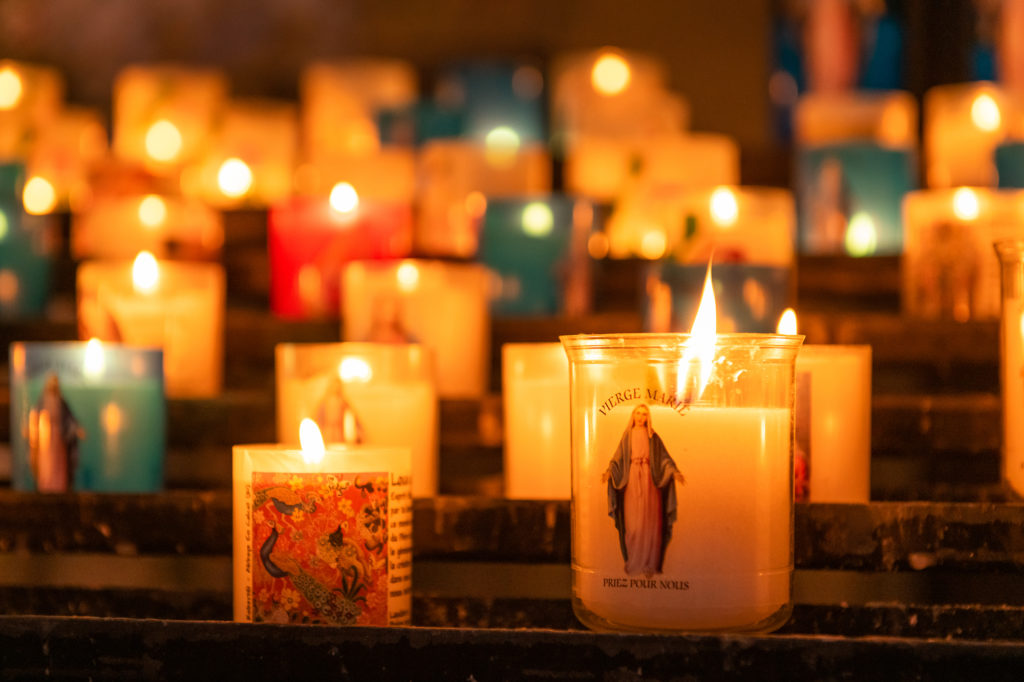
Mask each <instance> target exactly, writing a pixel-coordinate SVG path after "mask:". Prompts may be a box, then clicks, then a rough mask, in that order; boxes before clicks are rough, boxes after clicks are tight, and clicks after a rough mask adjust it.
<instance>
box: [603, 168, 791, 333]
mask: <svg viewBox="0 0 1024 682" xmlns="http://www.w3.org/2000/svg"><path fill="white" fill-rule="evenodd" d="M652 199H653V198H652ZM630 213H631V214H632V218H631V219H629V220H624V222H619V221H618V219H619V218H625V217H626V216H625V215H624V214H617V215H615V216H612V218H610V219H609V222H608V228H607V231H608V236H609V240H610V242H611V248H612V254H613V255H614V254H615V253H616V250H617V248H618V249H621V247H616V246H615V244H616V243H617V242H618V241H621V240H624V239H626V238H629V239H632V240H635V242H638V243H639V247H640V250H641V254H642V255H643V256H644V257H645V258H650V259H652V260H654V259H661V260H660V261H659V262H657V263H652V264H651V267H650V268H649V271H648V277H647V286H646V296H647V320H646V328H647V329H648V330H649V331H654V332H667V331H683V330H685V329H686V328H687V325H688V324H689V320H691V319H692V318H693V315H694V312H695V304H696V302H697V301H698V300H699V296H698V292H699V291H700V290H701V286H702V285H703V282H704V272H705V269H706V266H705V265H704V264H706V263H707V262H708V260H709V259H710V258H711V255H712V254H714V257H715V261H716V264H715V269H714V272H713V274H712V276H713V277H714V281H715V290H716V291H717V292H719V301H718V307H717V310H718V328H719V329H721V330H722V331H725V332H758V333H769V332H772V331H774V330H775V323H776V322H777V321H778V319H779V315H781V314H782V311H783V310H784V309H785V307H786V306H787V305H788V302H789V298H790V295H791V293H792V287H793V262H794V259H795V255H794V234H795V230H796V217H795V212H794V207H793V196H792V194H791V193H790V192H788V191H787V190H783V189H775V188H767V187H726V186H722V187H714V188H706V189H699V190H698V189H693V190H689V191H686V192H682V193H679V194H676V195H673V196H670V197H666V198H664V199H663V200H660V201H658V200H652V201H651V202H650V203H648V204H647V205H645V206H640V205H637V206H635V207H633V208H631V209H630ZM642 216H650V218H649V219H640V218H641V217H642ZM652 221H656V222H652ZM666 254H670V257H669V258H663V256H665V255H666Z"/></svg>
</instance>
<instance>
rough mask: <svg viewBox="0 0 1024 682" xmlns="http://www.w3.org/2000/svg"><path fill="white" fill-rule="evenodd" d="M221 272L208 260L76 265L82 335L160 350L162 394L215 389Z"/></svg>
mask: <svg viewBox="0 0 1024 682" xmlns="http://www.w3.org/2000/svg"><path fill="white" fill-rule="evenodd" d="M224 288H225V283H224V269H223V268H222V267H221V266H220V265H217V264H214V263H199V262H181V261H177V262H176V261H161V262H157V261H156V259H155V258H154V257H153V255H152V254H150V253H148V252H142V253H140V254H139V255H138V256H137V257H136V259H135V260H134V261H87V262H85V263H82V265H81V266H79V268H78V286H77V295H78V326H79V330H78V331H79V335H80V338H83V339H88V338H92V337H96V338H99V339H101V340H103V341H117V342H121V343H125V344H127V345H131V346H143V347H151V348H161V349H163V352H164V353H163V355H164V376H165V382H166V389H167V395H168V397H171V398H208V397H211V396H215V395H217V394H218V393H219V392H220V388H221V378H222V375H223V364H224V351H223V347H224Z"/></svg>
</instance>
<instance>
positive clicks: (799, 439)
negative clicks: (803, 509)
mask: <svg viewBox="0 0 1024 682" xmlns="http://www.w3.org/2000/svg"><path fill="white" fill-rule="evenodd" d="M795 381H796V386H795V390H796V398H795V401H794V403H793V409H794V411H795V412H796V436H795V443H794V452H793V499H794V500H795V501H797V502H807V501H808V500H809V499H810V497H811V373H810V372H797V373H796V377H795Z"/></svg>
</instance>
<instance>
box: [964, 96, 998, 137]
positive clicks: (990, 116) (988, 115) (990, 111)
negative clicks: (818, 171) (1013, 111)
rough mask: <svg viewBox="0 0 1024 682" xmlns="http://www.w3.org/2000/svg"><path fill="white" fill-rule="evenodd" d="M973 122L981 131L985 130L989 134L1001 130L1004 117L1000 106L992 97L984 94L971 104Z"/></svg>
mask: <svg viewBox="0 0 1024 682" xmlns="http://www.w3.org/2000/svg"><path fill="white" fill-rule="evenodd" d="M971 122H972V123H974V125H975V126H977V128H978V129H979V130H984V131H985V132H987V133H991V132H994V131H996V130H998V129H999V125H1000V124H1001V123H1002V115H1001V114H1000V112H999V105H998V104H997V103H996V101H995V99H993V98H992V95H990V94H988V93H987V92H983V93H981V94H980V95H978V96H977V97H975V98H974V102H972V103H971Z"/></svg>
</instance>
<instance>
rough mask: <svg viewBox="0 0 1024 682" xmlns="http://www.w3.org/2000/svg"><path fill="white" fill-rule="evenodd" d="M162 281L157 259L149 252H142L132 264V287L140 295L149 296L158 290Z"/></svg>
mask: <svg viewBox="0 0 1024 682" xmlns="http://www.w3.org/2000/svg"><path fill="white" fill-rule="evenodd" d="M159 280H160V267H159V266H158V265H157V263H156V257H154V256H153V254H151V253H150V252H149V251H140V252H139V255H138V256H136V257H135V262H134V263H133V264H132V286H134V287H135V291H137V292H139V293H140V294H148V293H150V292H152V291H153V290H154V289H156V285H157V282H158V281H159Z"/></svg>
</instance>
